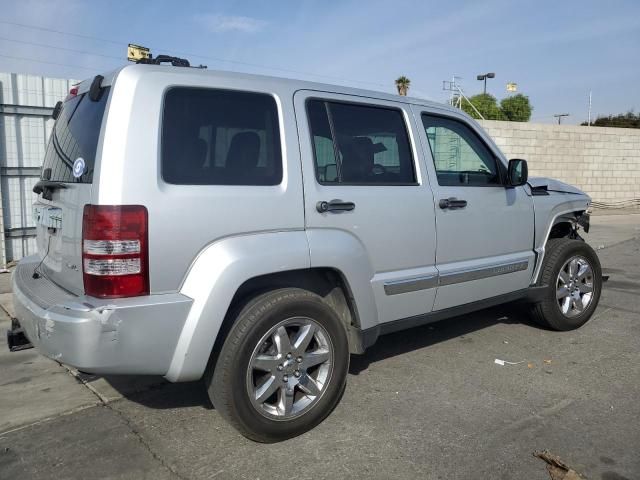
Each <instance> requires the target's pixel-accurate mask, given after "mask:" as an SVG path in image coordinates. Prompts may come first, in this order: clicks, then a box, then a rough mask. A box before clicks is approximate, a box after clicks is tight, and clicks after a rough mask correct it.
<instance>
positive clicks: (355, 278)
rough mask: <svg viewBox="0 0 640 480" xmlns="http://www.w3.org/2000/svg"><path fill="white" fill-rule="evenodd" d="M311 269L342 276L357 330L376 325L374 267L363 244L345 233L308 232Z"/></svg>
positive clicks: (314, 230) (322, 230) (325, 230)
mask: <svg viewBox="0 0 640 480" xmlns="http://www.w3.org/2000/svg"><path fill="white" fill-rule="evenodd" d="M307 238H308V240H309V251H310V255H311V267H312V268H314V267H328V268H335V269H337V270H339V271H340V273H342V275H343V276H344V279H345V280H346V282H347V285H348V287H349V289H350V292H349V293H350V294H351V295H352V296H353V300H354V303H355V308H356V310H357V312H356V314H357V317H358V319H359V321H360V325H359V328H360V329H362V330H364V329H367V328H370V327H373V326H375V325H377V324H378V322H379V320H378V308H377V305H376V298H375V295H374V292H373V287H372V285H371V280H372V278H373V276H374V272H373V267H372V266H371V261H370V259H369V255H368V254H367V251H366V250H365V247H364V245H362V243H361V242H360V241H359V240H358V239H357V238H356V237H354V236H353V235H351V234H350V233H348V232H346V231H344V230H337V229H336V230H333V229H323V228H310V229H307Z"/></svg>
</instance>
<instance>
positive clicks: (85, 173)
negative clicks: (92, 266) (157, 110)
mask: <svg viewBox="0 0 640 480" xmlns="http://www.w3.org/2000/svg"><path fill="white" fill-rule="evenodd" d="M109 91H110V88H109V87H106V88H103V89H102V90H101V95H100V98H99V99H98V100H97V101H93V100H91V99H90V98H89V94H88V93H82V94H79V95H76V96H73V97H70V98H68V99H67V100H66V101H65V102H64V105H63V109H62V112H61V113H60V116H59V117H58V119H57V120H56V122H55V125H54V127H53V130H52V132H51V136H50V138H49V144H48V146H47V150H46V154H45V158H44V163H43V166H42V173H41V180H43V182H41V184H45V185H46V184H47V183H45V182H55V183H58V184H59V185H58V186H55V187H53V188H45V189H44V191H43V192H42V193H41V194H39V196H38V200H37V202H36V203H35V204H34V206H33V215H34V220H35V223H36V230H37V244H38V255H39V256H40V258H41V259H42V264H41V265H40V266H39V267H38V269H39V272H40V273H41V274H44V275H45V276H46V277H47V278H49V279H51V280H52V281H54V282H55V283H57V284H58V285H60V286H61V287H63V288H65V289H66V290H69V291H70V292H73V293H76V294H81V293H83V291H84V287H83V281H82V252H81V249H82V245H81V243H82V213H83V209H84V205H85V204H87V203H90V201H91V188H92V183H93V171H94V166H95V163H96V157H97V156H98V154H99V152H98V150H99V148H98V146H99V139H100V132H101V129H102V124H103V119H104V116H105V110H106V105H107V101H108V98H109Z"/></svg>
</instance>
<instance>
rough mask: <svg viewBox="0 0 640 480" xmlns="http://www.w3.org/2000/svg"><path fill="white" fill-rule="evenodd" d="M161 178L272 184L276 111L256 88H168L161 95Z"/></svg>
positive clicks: (276, 178) (276, 176) (277, 161)
mask: <svg viewBox="0 0 640 480" xmlns="http://www.w3.org/2000/svg"><path fill="white" fill-rule="evenodd" d="M162 177H163V179H164V180H165V181H166V182H168V183H173V184H181V185H277V184H279V183H280V182H281V181H282V155H281V151H280V133H279V128H278V111H277V107H276V102H275V100H274V98H273V97H271V96H270V95H266V94H261V93H249V92H234V91H229V90H213V89H204V88H173V89H171V90H169V91H168V92H167V94H166V96H165V103H164V115H163V121H162Z"/></svg>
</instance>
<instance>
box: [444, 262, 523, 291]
mask: <svg viewBox="0 0 640 480" xmlns="http://www.w3.org/2000/svg"><path fill="white" fill-rule="evenodd" d="M527 268H529V260H517V261H515V262H509V263H501V264H499V265H491V266H490V267H482V268H475V269H473V270H463V271H458V272H451V273H445V274H441V275H440V286H441V287H442V286H445V285H453V284H455V283H462V282H470V281H472V280H480V279H482V278H489V277H495V276H497V275H505V274H507V273H514V272H520V271H522V270H526V269H527Z"/></svg>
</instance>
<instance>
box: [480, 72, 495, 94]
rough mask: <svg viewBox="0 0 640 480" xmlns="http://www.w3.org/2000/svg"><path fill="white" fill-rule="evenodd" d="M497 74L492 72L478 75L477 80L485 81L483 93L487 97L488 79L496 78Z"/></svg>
mask: <svg viewBox="0 0 640 480" xmlns="http://www.w3.org/2000/svg"><path fill="white" fill-rule="evenodd" d="M495 77H496V74H495V73H493V72H491V73H485V74H483V75H478V76H477V77H476V78H477V79H478V80H481V81H482V80H484V91H483V92H482V93H484V94H485V95H486V94H487V78H495Z"/></svg>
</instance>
